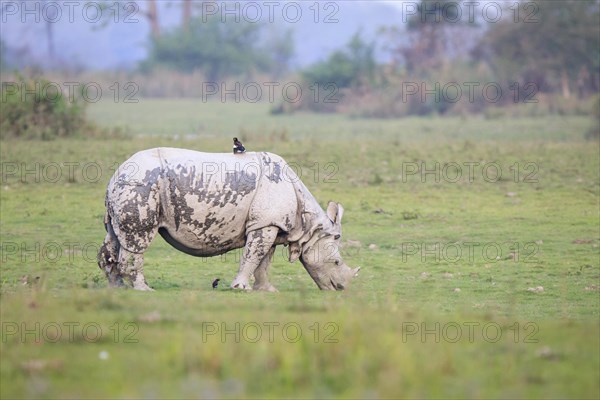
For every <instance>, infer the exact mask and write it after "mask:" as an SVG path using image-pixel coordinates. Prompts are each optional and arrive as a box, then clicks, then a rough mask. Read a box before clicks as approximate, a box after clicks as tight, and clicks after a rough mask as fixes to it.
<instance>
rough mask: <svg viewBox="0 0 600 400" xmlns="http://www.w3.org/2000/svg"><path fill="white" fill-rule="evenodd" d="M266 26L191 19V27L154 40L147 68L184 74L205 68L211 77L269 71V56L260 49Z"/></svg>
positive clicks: (176, 30)
mask: <svg viewBox="0 0 600 400" xmlns="http://www.w3.org/2000/svg"><path fill="white" fill-rule="evenodd" d="M261 28H262V25H259V24H252V23H247V22H241V23H239V22H238V23H236V22H235V21H231V22H222V21H221V19H220V18H219V16H209V17H208V18H207V17H206V16H205V18H204V20H203V19H202V18H200V17H196V18H191V20H190V23H189V26H188V27H187V28H185V27H178V28H176V29H174V30H172V31H169V32H164V33H162V34H161V35H160V36H159V37H156V38H154V40H153V41H152V43H151V48H150V55H149V58H148V60H146V62H145V63H144V67H145V68H152V67H154V66H165V67H167V68H172V69H175V70H179V71H183V72H191V71H194V70H196V69H201V70H203V71H204V72H205V74H206V76H207V78H208V79H209V80H211V81H216V80H218V79H220V78H222V77H225V76H230V75H235V74H240V73H243V72H246V71H248V70H251V69H263V70H264V69H266V68H267V67H268V64H269V62H268V57H267V56H266V54H265V51H264V49H262V48H260V47H259V44H258V43H259V34H260V30H261Z"/></svg>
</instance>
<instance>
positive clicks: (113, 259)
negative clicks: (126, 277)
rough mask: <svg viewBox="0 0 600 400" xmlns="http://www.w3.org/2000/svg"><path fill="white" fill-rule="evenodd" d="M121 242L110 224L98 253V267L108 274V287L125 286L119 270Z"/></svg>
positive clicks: (107, 226)
mask: <svg viewBox="0 0 600 400" xmlns="http://www.w3.org/2000/svg"><path fill="white" fill-rule="evenodd" d="M119 247H120V245H119V240H118V239H117V236H116V235H115V232H114V231H113V229H112V227H111V226H110V224H107V225H106V237H105V238H104V243H103V244H102V247H100V251H99V252H98V267H100V269H101V270H102V271H103V272H104V273H105V274H106V278H107V279H108V286H110V287H121V286H123V285H124V283H123V276H122V275H121V272H120V270H119Z"/></svg>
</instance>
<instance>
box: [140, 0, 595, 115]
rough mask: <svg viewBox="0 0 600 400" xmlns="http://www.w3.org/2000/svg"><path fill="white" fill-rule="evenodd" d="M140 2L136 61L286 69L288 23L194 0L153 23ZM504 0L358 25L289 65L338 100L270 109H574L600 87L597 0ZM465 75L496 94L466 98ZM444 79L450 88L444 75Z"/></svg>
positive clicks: (226, 74)
mask: <svg viewBox="0 0 600 400" xmlns="http://www.w3.org/2000/svg"><path fill="white" fill-rule="evenodd" d="M145 3H146V4H145V6H146V13H145V15H146V16H147V18H148V20H149V23H150V25H151V28H152V29H151V36H152V37H151V43H150V51H149V56H148V58H147V60H146V61H145V62H144V63H143V64H142V71H146V72H150V71H152V70H155V69H157V68H158V69H161V68H162V69H164V68H166V69H172V70H175V71H179V72H186V73H189V72H192V71H198V70H200V71H202V73H203V74H204V76H205V78H206V79H208V80H210V81H217V80H223V79H231V78H238V79H239V78H241V79H250V78H251V77H252V76H255V75H256V74H261V73H262V74H267V75H269V76H271V77H275V78H281V77H282V76H284V75H286V74H287V76H288V77H289V76H290V60H291V59H292V57H293V55H294V45H293V39H294V37H293V33H292V31H285V32H282V31H277V30H273V29H272V30H271V31H269V32H267V31H266V26H265V25H264V24H261V23H250V22H245V21H243V20H242V21H238V22H236V21H234V20H233V19H228V20H227V21H226V22H222V21H221V19H220V17H219V16H218V15H212V16H206V15H204V16H203V17H202V18H200V17H195V16H194V9H193V6H192V5H193V4H196V5H197V3H192V2H191V1H189V0H185V1H183V2H182V3H181V4H182V20H181V24H180V25H179V26H178V27H177V28H175V29H172V30H170V31H166V32H162V31H161V30H160V28H159V25H158V11H157V8H156V4H155V3H156V2H155V1H153V0H149V1H147V2H145ZM495 4H499V3H495ZM502 6H503V9H502V13H501V15H502V18H500V19H499V20H492V21H490V20H489V18H490V17H488V18H485V16H483V17H482V15H483V14H482V13H481V7H482V6H481V5H480V6H479V8H477V9H473V10H472V11H473V12H472V13H469V12H466V10H468V9H469V6H468V5H467V4H466V3H465V2H460V1H459V2H457V1H455V0H421V1H420V2H419V3H418V4H416V8H415V9H411V11H412V12H411V13H407V15H408V19H407V20H406V21H405V22H406V23H404V24H399V25H397V26H391V27H382V28H381V29H380V32H379V35H378V37H377V40H372V41H367V40H366V39H365V38H364V37H363V35H362V33H361V32H360V31H357V32H356V33H355V34H354V35H353V36H352V37H351V38H350V40H349V41H348V43H347V45H346V46H345V47H344V48H341V49H338V50H335V51H333V52H332V53H331V54H330V55H329V56H328V57H327V58H326V59H324V60H322V61H320V62H317V63H315V64H313V65H311V66H309V67H307V68H304V69H303V70H301V71H299V74H297V75H294V76H296V77H297V78H298V79H300V80H301V81H302V83H303V86H304V87H305V89H306V90H311V89H313V90H314V87H315V85H316V87H318V88H319V89H318V90H321V91H322V90H323V88H324V87H325V86H327V85H331V84H333V85H335V88H336V91H335V95H336V100H337V101H336V102H330V103H326V102H323V101H317V102H315V101H314V100H315V99H314V98H312V96H306V97H305V98H303V101H302V102H301V103H299V104H284V106H285V107H276V110H277V111H278V112H280V111H291V110H294V109H297V108H303V109H311V110H315V111H338V112H339V111H341V112H350V113H355V114H358V115H362V116H380V117H381V116H398V115H406V114H429V113H442V114H443V113H447V112H481V111H484V110H485V109H486V108H488V107H489V106H493V107H497V106H502V105H509V106H510V105H513V104H515V103H528V104H538V105H536V106H531V107H530V108H532V109H540V108H544V107H546V108H549V110H547V111H561V110H562V111H564V112H578V111H577V110H575V109H571V110H569V107H571V108H573V107H575V108H577V106H576V105H575V106H573V104H576V103H577V102H578V101H580V100H582V99H583V100H585V99H586V98H588V97H589V96H590V95H592V94H597V93H598V91H599V89H600V80H599V70H600V50H599V49H600V47H599V37H600V6H599V2H598V1H597V0H562V1H551V0H538V1H535V2H521V3H515V2H511V3H502ZM492 14H493V13H492ZM488 15H489V14H488ZM265 37H266V38H267V40H265ZM378 43H379V44H381V45H383V48H384V49H385V51H386V52H387V54H388V56H389V60H390V61H389V62H387V63H385V64H381V63H379V64H378V62H377V60H376V56H375V54H376V50H377V45H378ZM473 81H476V82H481V85H482V86H483V85H485V84H486V83H488V82H492V83H494V87H493V88H492V89H494V90H496V91H498V90H500V91H501V92H502V94H503V95H502V96H501V98H500V99H499V100H497V101H490V99H489V96H488V95H486V93H483V92H482V88H479V87H478V88H477V89H476V90H474V98H468V96H467V93H466V90H467V89H469V90H472V89H473V87H464V86H463V87H460V84H461V83H463V82H473ZM407 82H408V83H415V84H418V85H419V92H418V93H416V94H413V95H411V96H407V93H406V91H407V89H411V90H412V91H414V85H412V86H410V87H409V88H407V86H406V84H407ZM452 82H455V83H457V84H459V87H458V88H457V87H456V86H452V87H451V88H448V87H445V86H444V85H445V84H447V83H452ZM436 83H437V85H436ZM421 85H423V86H421ZM450 89H452V90H450ZM488 89H489V88H488ZM457 90H462V91H465V92H463V93H457ZM490 90H491V89H490ZM423 91H426V92H427V93H429V94H428V95H425V96H424V93H422V92H423ZM432 91H433V93H432ZM411 93H412V92H411ZM458 95H460V100H458V101H457V100H456V98H457V96H458ZM316 98H318V99H319V100H321V96H318V97H316ZM540 101H541V102H542V103H543V104H541V105H540V104H539V103H540ZM569 105H571V106H569Z"/></svg>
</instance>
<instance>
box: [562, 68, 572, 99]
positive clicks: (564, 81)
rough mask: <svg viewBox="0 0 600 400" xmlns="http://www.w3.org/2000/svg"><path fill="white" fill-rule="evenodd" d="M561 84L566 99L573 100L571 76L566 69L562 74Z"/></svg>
mask: <svg viewBox="0 0 600 400" xmlns="http://www.w3.org/2000/svg"><path fill="white" fill-rule="evenodd" d="M560 84H561V86H562V95H563V97H564V98H565V99H570V98H571V89H570V88H569V75H568V74H567V70H566V69H564V68H563V69H562V71H561V72H560Z"/></svg>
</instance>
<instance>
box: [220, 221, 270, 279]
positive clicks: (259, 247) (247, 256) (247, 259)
mask: <svg viewBox="0 0 600 400" xmlns="http://www.w3.org/2000/svg"><path fill="white" fill-rule="evenodd" d="M278 231H279V228H277V227H276V226H269V227H266V228H262V229H257V230H255V231H252V232H250V233H248V236H247V237H246V246H245V247H244V254H243V256H242V259H241V260H240V270H239V271H238V274H237V276H236V277H235V279H234V280H233V282H232V283H231V287H232V288H233V289H246V290H251V289H252V288H251V287H250V275H252V274H253V273H254V271H256V269H257V268H258V266H259V265H260V264H261V262H262V261H263V259H264V258H265V257H266V256H267V255H268V253H269V252H270V250H271V247H273V243H275V239H276V238H277V232H278ZM267 262H268V261H267Z"/></svg>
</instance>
